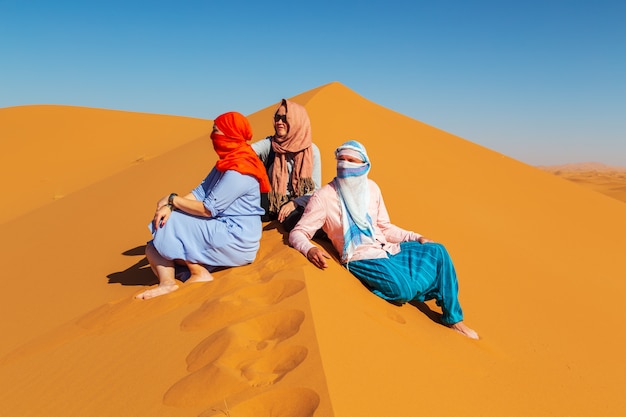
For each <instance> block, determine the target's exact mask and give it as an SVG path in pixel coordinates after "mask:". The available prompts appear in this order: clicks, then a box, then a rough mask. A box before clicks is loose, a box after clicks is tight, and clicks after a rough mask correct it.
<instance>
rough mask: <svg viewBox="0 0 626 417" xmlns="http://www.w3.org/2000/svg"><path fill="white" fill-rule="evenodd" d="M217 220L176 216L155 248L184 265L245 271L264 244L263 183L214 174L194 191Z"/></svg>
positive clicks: (176, 213)
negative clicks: (243, 267)
mask: <svg viewBox="0 0 626 417" xmlns="http://www.w3.org/2000/svg"><path fill="white" fill-rule="evenodd" d="M192 193H193V195H194V197H195V198H196V199H197V200H198V201H202V202H203V203H204V206H205V207H206V208H207V209H208V210H209V211H210V212H211V214H212V215H213V216H212V217H201V216H194V215H190V214H187V213H185V212H182V211H180V210H175V211H173V212H172V215H171V216H170V217H169V219H168V221H167V222H166V223H165V225H164V226H163V227H162V228H158V229H157V230H154V228H153V227H152V224H151V225H150V228H151V230H152V236H153V240H152V243H153V244H154V247H155V248H156V250H157V252H159V254H160V255H161V256H163V257H164V258H166V259H169V260H174V259H180V260H185V261H189V262H192V263H197V264H202V265H205V266H206V267H209V269H211V268H210V267H217V266H240V265H245V264H249V263H250V262H252V261H253V260H254V258H255V257H256V253H257V251H258V249H259V241H260V239H261V232H262V225H261V215H262V214H263V213H264V210H263V209H262V208H261V205H260V204H261V194H260V191H259V183H258V181H257V180H256V179H255V178H254V177H252V176H249V175H243V174H240V173H239V172H237V171H230V170H229V171H226V172H224V173H222V172H220V171H218V170H217V169H216V168H213V169H212V170H211V172H210V173H209V175H207V177H206V178H205V179H204V181H202V183H200V184H199V185H198V186H197V187H196V188H195V189H194V190H193V191H192Z"/></svg>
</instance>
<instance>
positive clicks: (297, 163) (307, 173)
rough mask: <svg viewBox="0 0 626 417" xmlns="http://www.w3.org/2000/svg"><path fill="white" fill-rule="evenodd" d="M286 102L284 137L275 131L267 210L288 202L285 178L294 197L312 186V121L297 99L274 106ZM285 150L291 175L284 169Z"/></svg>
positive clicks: (312, 187)
mask: <svg viewBox="0 0 626 417" xmlns="http://www.w3.org/2000/svg"><path fill="white" fill-rule="evenodd" d="M280 106H285V108H286V109H287V124H288V125H289V131H288V132H287V134H286V135H285V136H283V137H278V136H276V135H274V137H273V139H272V148H273V149H274V153H275V157H274V168H273V170H272V177H271V178H270V181H271V183H272V191H270V194H269V203H270V210H269V211H270V212H273V213H277V212H278V210H279V209H280V207H281V206H282V205H283V204H285V203H286V202H287V181H291V185H292V189H293V192H294V194H295V197H299V196H301V195H304V194H307V193H308V192H310V191H313V190H314V189H315V183H314V182H313V178H312V177H313V149H312V147H311V144H312V143H313V142H312V139H311V121H310V120H309V115H308V114H307V112H306V109H305V108H304V107H303V106H301V105H300V104H298V103H294V102H293V101H289V100H285V99H283V100H282V101H281V103H280V105H279V106H278V108H276V111H278V109H280ZM286 153H292V154H293V170H292V171H291V178H288V177H289V172H288V170H287V160H286V158H285V154H286Z"/></svg>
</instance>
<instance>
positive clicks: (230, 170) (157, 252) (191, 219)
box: [137, 112, 270, 299]
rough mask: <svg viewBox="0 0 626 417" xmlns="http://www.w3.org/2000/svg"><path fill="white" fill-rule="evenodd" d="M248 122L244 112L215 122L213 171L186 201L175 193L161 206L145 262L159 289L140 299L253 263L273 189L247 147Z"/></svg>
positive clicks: (161, 200)
mask: <svg viewBox="0 0 626 417" xmlns="http://www.w3.org/2000/svg"><path fill="white" fill-rule="evenodd" d="M251 139H252V129H251V128H250V124H249V123H248V120H247V119H246V118H245V117H244V116H243V115H242V114H240V113H236V112H230V113H225V114H222V115H221V116H219V117H218V118H216V119H215V121H214V125H213V132H212V133H211V140H212V142H213V148H214V149H215V152H216V153H217V155H218V156H219V160H218V161H217V163H216V164H215V167H214V168H213V169H212V170H211V172H210V173H209V174H208V175H207V177H206V178H205V179H204V181H202V183H200V184H199V185H198V186H197V187H196V188H195V189H194V190H192V191H191V192H190V193H189V194H187V195H186V196H179V195H178V194H176V193H171V194H169V195H168V196H165V197H163V198H161V199H160V200H159V201H158V202H157V209H156V212H155V214H154V219H153V221H152V223H151V224H150V227H151V230H152V235H153V239H152V240H151V241H150V242H148V244H147V246H146V257H147V258H148V262H149V263H150V266H151V267H152V270H153V271H154V273H155V274H156V276H157V277H158V278H159V285H158V287H156V288H152V289H149V290H147V291H144V292H142V293H141V294H139V295H137V298H141V299H148V298H154V297H157V296H159V295H163V294H167V293H170V292H172V291H175V290H177V289H178V284H177V283H176V278H179V279H180V280H182V281H185V282H203V281H211V280H213V276H212V275H211V271H212V270H214V269H215V268H216V267H224V266H240V265H245V264H249V263H250V262H252V261H253V260H254V258H255V257H256V253H257V251H258V249H259V241H260V239H261V231H262V225H261V215H262V214H263V213H264V210H263V209H262V208H261V193H262V192H268V191H269V190H270V182H269V179H268V177H267V174H266V171H265V167H264V165H263V163H262V162H261V161H260V160H259V158H258V157H257V155H256V153H255V152H254V151H253V150H252V148H251V147H250V145H249V144H248V143H247V142H248V141H249V140H251Z"/></svg>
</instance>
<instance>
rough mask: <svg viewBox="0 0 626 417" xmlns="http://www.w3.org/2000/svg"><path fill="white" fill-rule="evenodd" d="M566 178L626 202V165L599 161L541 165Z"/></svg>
mask: <svg viewBox="0 0 626 417" xmlns="http://www.w3.org/2000/svg"><path fill="white" fill-rule="evenodd" d="M539 168H541V169H543V170H544V171H547V172H551V173H553V174H554V175H557V176H559V177H561V178H564V179H566V180H569V181H572V182H575V183H577V184H579V185H581V186H583V187H587V188H590V189H592V190H594V191H597V192H599V193H602V194H605V195H608V196H609V197H613V198H616V199H618V200H620V201H623V202H626V167H618V166H610V165H605V164H601V163H598V162H583V163H576V164H565V165H553V166H540V167H539Z"/></svg>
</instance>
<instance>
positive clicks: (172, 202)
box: [167, 193, 178, 208]
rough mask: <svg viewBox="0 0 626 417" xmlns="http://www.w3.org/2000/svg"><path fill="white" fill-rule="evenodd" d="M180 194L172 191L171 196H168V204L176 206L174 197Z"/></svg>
mask: <svg viewBox="0 0 626 417" xmlns="http://www.w3.org/2000/svg"><path fill="white" fill-rule="evenodd" d="M177 195H178V194H176V193H172V194H170V196H169V197H168V198H167V205H168V206H170V208H172V207H174V197H176V196H177Z"/></svg>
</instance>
